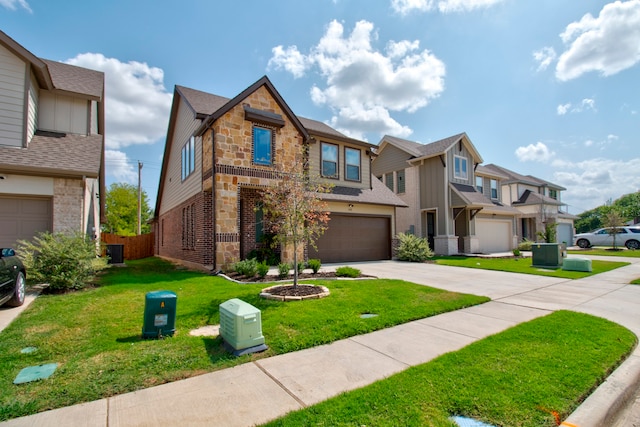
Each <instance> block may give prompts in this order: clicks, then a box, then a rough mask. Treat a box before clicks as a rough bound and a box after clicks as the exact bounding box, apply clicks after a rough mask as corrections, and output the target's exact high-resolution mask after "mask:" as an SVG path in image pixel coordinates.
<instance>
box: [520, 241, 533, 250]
mask: <svg viewBox="0 0 640 427" xmlns="http://www.w3.org/2000/svg"><path fill="white" fill-rule="evenodd" d="M531 245H533V242H532V241H531V240H529V239H522V242H520V244H519V245H518V249H520V250H521V251H530V250H531Z"/></svg>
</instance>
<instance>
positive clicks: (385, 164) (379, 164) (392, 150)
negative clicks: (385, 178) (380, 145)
mask: <svg viewBox="0 0 640 427" xmlns="http://www.w3.org/2000/svg"><path fill="white" fill-rule="evenodd" d="M410 158H411V155H410V154H408V153H407V152H406V151H403V150H400V149H399V148H397V147H395V146H393V145H387V146H386V147H385V149H384V151H383V155H381V156H378V157H376V158H375V159H374V160H373V165H372V172H373V174H374V175H375V176H381V175H383V174H385V173H389V172H395V171H397V170H400V169H405V168H407V167H409V165H408V164H407V160H409V159H410Z"/></svg>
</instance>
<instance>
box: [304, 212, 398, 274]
mask: <svg viewBox="0 0 640 427" xmlns="http://www.w3.org/2000/svg"><path fill="white" fill-rule="evenodd" d="M328 226H329V228H328V229H327V230H326V231H325V233H324V234H323V235H322V236H320V238H319V239H318V242H317V246H318V250H317V251H315V250H314V249H313V248H309V258H319V259H320V260H321V261H322V262H323V263H329V262H349V261H375V260H381V259H391V218H389V217H371V216H351V215H338V214H331V220H330V221H329V224H328Z"/></svg>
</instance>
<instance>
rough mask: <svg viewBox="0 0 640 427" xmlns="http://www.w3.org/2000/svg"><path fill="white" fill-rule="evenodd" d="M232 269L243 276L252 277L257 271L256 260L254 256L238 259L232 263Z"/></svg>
mask: <svg viewBox="0 0 640 427" xmlns="http://www.w3.org/2000/svg"><path fill="white" fill-rule="evenodd" d="M233 271H235V272H236V273H238V274H240V275H242V276H245V277H253V276H255V275H256V274H257V273H258V261H256V259H255V258H251V259H245V260H243V261H238V262H236V263H235V264H234V265H233Z"/></svg>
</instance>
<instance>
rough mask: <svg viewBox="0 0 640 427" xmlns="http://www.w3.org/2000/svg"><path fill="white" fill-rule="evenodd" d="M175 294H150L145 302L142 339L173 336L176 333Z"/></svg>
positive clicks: (168, 292) (164, 292) (156, 292)
mask: <svg viewBox="0 0 640 427" xmlns="http://www.w3.org/2000/svg"><path fill="white" fill-rule="evenodd" d="M176 301H177V296H176V294H175V292H171V291H155V292H148V293H147V295H146V297H145V301H144V324H143V326H142V338H161V337H163V336H167V335H169V336H171V335H173V333H174V332H175V331H176Z"/></svg>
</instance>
